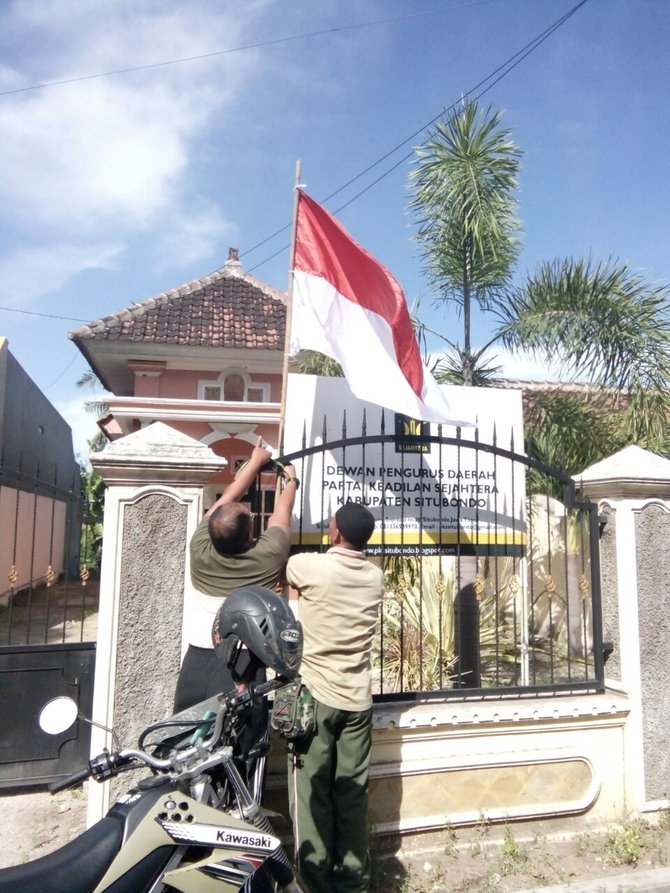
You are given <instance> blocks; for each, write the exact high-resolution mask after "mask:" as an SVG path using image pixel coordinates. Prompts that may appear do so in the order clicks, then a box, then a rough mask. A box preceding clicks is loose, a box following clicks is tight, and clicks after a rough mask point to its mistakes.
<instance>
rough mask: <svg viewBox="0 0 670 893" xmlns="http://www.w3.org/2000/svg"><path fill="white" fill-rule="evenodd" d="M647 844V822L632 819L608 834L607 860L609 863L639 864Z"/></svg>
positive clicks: (606, 844)
mask: <svg viewBox="0 0 670 893" xmlns="http://www.w3.org/2000/svg"><path fill="white" fill-rule="evenodd" d="M647 845H648V840H647V829H646V826H645V824H644V823H643V822H641V821H640V820H639V819H631V821H628V822H626V823H625V824H623V825H621V827H619V828H615V829H614V830H612V831H610V832H609V834H608V835H607V841H606V843H605V860H606V862H607V863H608V864H609V865H637V863H638V862H639V861H640V856H641V855H642V851H643V850H644V849H645V848H646V847H647Z"/></svg>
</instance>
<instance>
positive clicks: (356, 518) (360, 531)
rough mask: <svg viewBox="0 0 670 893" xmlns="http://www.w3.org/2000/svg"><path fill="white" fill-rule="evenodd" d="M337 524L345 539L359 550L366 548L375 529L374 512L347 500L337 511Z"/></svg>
mask: <svg viewBox="0 0 670 893" xmlns="http://www.w3.org/2000/svg"><path fill="white" fill-rule="evenodd" d="M335 524H336V525H337V529H338V530H339V531H340V533H341V534H342V536H343V537H344V539H345V540H346V541H347V542H348V543H349V544H350V545H351V546H353V547H354V549H358V550H359V551H362V550H363V549H364V548H365V546H366V545H367V543H368V540H369V539H370V537H371V536H372V532H373V530H374V529H375V519H374V516H373V514H372V512H369V511H368V510H367V509H366V508H365V506H362V505H358V504H357V503H355V502H346V503H345V504H344V505H343V506H342V507H341V508H339V509H338V510H337V511H336V512H335Z"/></svg>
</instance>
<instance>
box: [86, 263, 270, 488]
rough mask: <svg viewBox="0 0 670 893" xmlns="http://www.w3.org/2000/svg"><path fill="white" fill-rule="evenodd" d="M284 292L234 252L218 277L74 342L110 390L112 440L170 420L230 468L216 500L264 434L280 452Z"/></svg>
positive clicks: (102, 324) (113, 317)
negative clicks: (247, 269)
mask: <svg viewBox="0 0 670 893" xmlns="http://www.w3.org/2000/svg"><path fill="white" fill-rule="evenodd" d="M285 321H286V296H285V294H284V293H283V292H280V291H276V290H275V289H273V288H271V287H270V286H268V285H266V284H265V283H263V282H261V281H260V280H258V279H256V278H255V277H254V276H251V275H249V274H248V273H245V272H244V271H243V270H242V267H241V265H240V262H239V259H238V252H237V250H236V249H232V248H231V249H230V251H229V257H228V261H227V262H226V264H225V266H224V267H223V268H222V269H220V270H216V271H215V272H214V273H211V274H209V275H208V276H205V277H203V278H202V279H197V280H195V281H194V282H190V283H188V284H187V285H183V286H181V287H179V288H174V289H170V290H169V291H166V292H163V293H162V294H159V295H156V296H155V297H152V298H148V299H146V300H144V301H140V302H139V303H136V304H131V305H130V306H129V307H125V308H123V309H122V310H117V311H115V312H114V313H111V314H110V315H109V316H106V317H104V318H103V319H98V320H96V321H95V322H92V323H90V324H89V325H86V326H82V327H81V328H79V329H76V330H75V331H73V332H70V334H69V337H70V338H71V339H72V341H74V343H75V344H76V345H77V347H78V348H79V350H80V351H81V352H82V353H83V355H84V356H85V357H86V360H87V361H88V363H89V365H90V367H91V369H92V371H93V372H94V373H95V374H96V376H97V377H98V378H99V379H100V381H101V383H102V384H103V385H104V387H105V388H107V390H108V391H110V394H109V396H107V397H106V398H105V403H106V404H107V407H108V413H107V415H106V416H105V417H104V418H102V419H101V420H100V421H99V424H100V426H101V427H102V429H103V430H104V431H105V433H106V434H107V435H108V436H109V437H110V438H111V439H115V438H117V437H120V436H123V435H125V434H129V433H131V432H132V431H137V430H139V429H140V428H142V427H145V426H146V425H149V424H151V422H154V421H162V422H165V423H166V424H169V425H171V426H173V427H174V428H177V429H178V430H180V431H182V432H183V433H185V434H188V435H190V436H191V437H194V438H195V439H197V440H199V441H200V442H201V443H204V444H207V445H208V446H209V447H210V448H211V449H212V450H213V451H214V452H215V453H216V454H217V455H220V456H223V457H224V458H225V459H226V460H227V462H228V464H227V466H226V467H225V469H224V470H223V471H222V472H221V473H220V474H218V475H217V476H216V477H215V478H213V479H212V482H211V486H210V487H209V488H208V492H207V493H206V503H207V504H210V503H211V502H212V501H213V499H214V498H215V494H216V493H217V492H219V491H220V490H221V489H222V487H223V486H225V484H226V483H227V482H228V481H229V480H230V479H231V478H232V476H233V474H234V473H235V471H236V470H237V468H238V467H239V465H240V464H241V463H242V462H244V461H245V460H246V459H247V458H248V456H249V454H250V452H251V450H252V448H253V446H254V445H255V444H256V442H257V440H258V437H259V436H260V437H262V438H263V439H264V441H265V442H267V443H268V444H270V445H271V446H273V447H278V445H279V444H278V439H279V419H280V409H281V401H282V394H281V391H282V374H283V364H284V341H285Z"/></svg>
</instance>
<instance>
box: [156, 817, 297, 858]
mask: <svg viewBox="0 0 670 893" xmlns="http://www.w3.org/2000/svg"><path fill="white" fill-rule="evenodd" d="M159 824H160V825H161V826H162V827H163V828H164V829H165V831H167V833H168V834H169V835H170V837H171V838H172V840H174V841H178V842H180V843H190V844H196V845H200V846H215V847H223V848H230V849H234V848H235V847H245V848H248V849H252V850H261V851H262V852H267V853H271V852H272V851H273V850H276V849H277V847H278V846H279V840H278V839H277V838H276V837H273V836H272V835H271V834H264V833H263V832H262V831H254V829H253V828H249V829H248V830H247V829H246V828H235V827H230V826H228V827H222V826H221V825H207V824H203V823H201V822H192V823H191V824H186V823H185V822H169V821H167V822H166V821H160V820H159Z"/></svg>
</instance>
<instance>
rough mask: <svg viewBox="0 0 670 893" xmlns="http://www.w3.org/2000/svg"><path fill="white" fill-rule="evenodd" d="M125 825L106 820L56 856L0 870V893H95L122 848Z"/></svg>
mask: <svg viewBox="0 0 670 893" xmlns="http://www.w3.org/2000/svg"><path fill="white" fill-rule="evenodd" d="M122 841H123V823H122V821H121V819H120V818H118V817H115V816H109V815H108V816H105V818H103V819H101V820H100V821H99V822H96V824H95V825H92V826H91V827H90V828H89V829H88V830H87V831H84V833H83V834H80V835H79V837H76V838H75V839H74V840H71V841H70V843H67V844H65V846H64V847H61V848H60V849H58V850H55V851H54V852H53V853H49V854H48V855H46V856H42V857H41V858H40V859H35V860H33V861H32V862H25V863H24V864H23V865H13V866H11V867H10V868H1V869H0V893H17V891H19V890H20V891H21V893H64V891H66V890H67V893H91V890H95V888H96V886H97V885H98V884H99V883H100V881H101V880H102V878H103V876H104V874H105V872H106V871H107V869H108V868H109V866H110V865H111V863H112V862H113V860H114V857H115V856H116V854H117V853H118V851H119V850H120V848H121V843H122Z"/></svg>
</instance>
